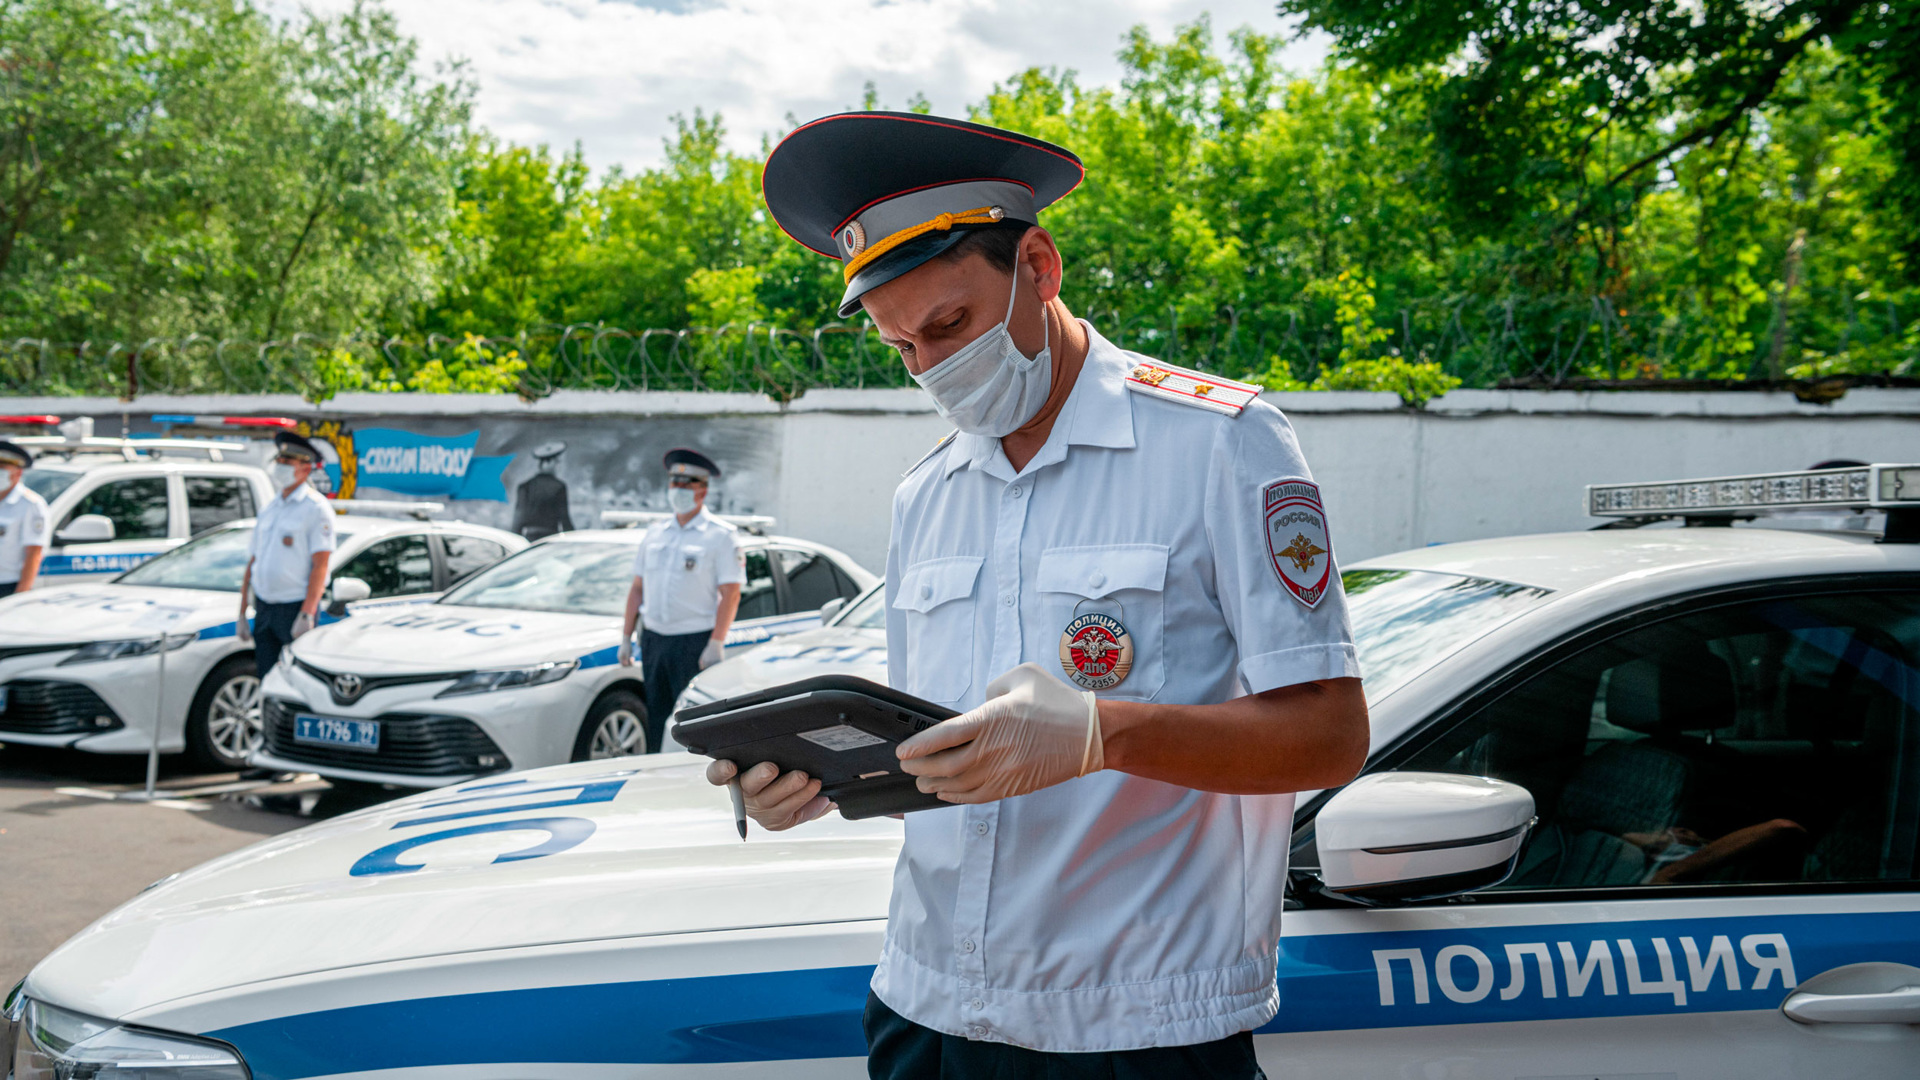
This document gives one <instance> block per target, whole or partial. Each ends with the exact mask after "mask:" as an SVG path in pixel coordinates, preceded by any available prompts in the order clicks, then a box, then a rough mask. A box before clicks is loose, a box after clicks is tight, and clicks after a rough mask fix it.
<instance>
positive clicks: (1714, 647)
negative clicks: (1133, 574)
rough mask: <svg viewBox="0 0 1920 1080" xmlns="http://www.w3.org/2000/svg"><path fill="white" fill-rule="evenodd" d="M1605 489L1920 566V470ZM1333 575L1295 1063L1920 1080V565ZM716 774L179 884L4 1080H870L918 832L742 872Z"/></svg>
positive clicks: (636, 768)
mask: <svg viewBox="0 0 1920 1080" xmlns="http://www.w3.org/2000/svg"><path fill="white" fill-rule="evenodd" d="M1856 482H1857V484H1858V487H1857V488H1856V487H1855V485H1856ZM1723 485H1724V488H1725V491H1724V494H1725V495H1726V497H1722V487H1723ZM1750 488H1753V489H1754V491H1755V494H1754V496H1752V497H1751V498H1750V499H1749V496H1747V495H1746V494H1745V492H1747V491H1748V490H1749V489H1750ZM1735 494H1738V495H1739V496H1740V498H1742V499H1749V501H1748V502H1744V503H1743V502H1740V501H1738V500H1736V499H1735V498H1734V497H1733V496H1734V495H1735ZM1829 495H1832V497H1831V498H1829V497H1828V496H1829ZM1594 496H1595V497H1596V498H1599V499H1601V500H1603V503H1602V504H1601V508H1602V509H1605V510H1606V511H1607V512H1609V513H1623V512H1625V513H1633V514H1635V515H1639V516H1653V515H1656V514H1659V515H1692V516H1696V517H1699V518H1702V519H1705V518H1706V517H1707V516H1708V515H1712V514H1721V515H1726V514H1739V513H1745V512H1748V510H1750V509H1752V508H1753V504H1754V503H1759V504H1761V505H1772V506H1780V505H1793V504H1802V503H1807V502H1818V503H1826V504H1828V505H1849V504H1851V505H1872V504H1876V503H1877V504H1879V505H1881V506H1883V507H1891V508H1893V509H1894V511H1895V512H1894V514H1892V515H1890V516H1889V521H1890V523H1889V524H1888V526H1887V531H1888V532H1889V533H1890V534H1892V536H1893V537H1894V538H1896V539H1899V538H1904V539H1907V540H1909V541H1912V540H1913V539H1916V538H1920V537H1916V536H1915V533H1916V531H1920V530H1916V529H1915V528H1914V526H1915V522H1914V521H1913V520H1912V516H1913V515H1914V514H1915V513H1920V467H1915V468H1907V469H1895V468H1885V467H1876V468H1871V469H1864V470H1846V471H1840V472H1833V473H1823V474H1815V475H1812V476H1807V475H1792V476H1773V477H1754V478H1733V479H1728V480H1725V481H1712V482H1705V483H1704V484H1702V485H1646V486H1637V487H1636V486H1627V487H1622V488H1618V489H1607V490H1599V491H1596V492H1595V493H1594ZM1902 503H1905V504H1907V505H1905V506H1903V505H1901V504H1902ZM1345 575H1346V581H1347V585H1348V589H1349V593H1350V598H1351V610H1352V615H1353V620H1354V630H1355V635H1356V638H1357V642H1358V645H1359V648H1360V653H1361V659H1362V664H1363V667H1364V669H1365V671H1366V672H1367V676H1366V680H1367V692H1368V696H1369V699H1370V703H1371V707H1372V715H1373V723H1374V731H1373V750H1372V754H1371V757H1370V760H1369V764H1368V766H1367V775H1366V776H1364V777H1363V778H1362V779H1361V780H1358V781H1355V782H1354V783H1353V784H1351V785H1349V786H1348V787H1347V788H1345V789H1343V790H1342V791H1341V792H1339V793H1319V794H1308V795H1303V797H1302V798H1301V800H1300V802H1299V812H1298V818H1297V820H1296V826H1297V829H1296V834H1295V837H1296V843H1295V850H1294V860H1293V871H1292V873H1293V882H1292V883H1293V886H1294V888H1293V896H1294V899H1295V902H1296V904H1297V906H1296V907H1294V908H1293V909H1292V910H1289V911H1288V912H1287V914H1286V916H1285V919H1284V935H1283V939H1282V943H1281V949H1280V958H1279V959H1280V967H1279V971H1280V974H1279V981H1280V996H1281V1003H1282V1004H1281V1012H1280V1014H1279V1016H1278V1017H1277V1018H1276V1019H1275V1020H1274V1021H1273V1022H1272V1023H1270V1024H1269V1025H1267V1026H1266V1027H1265V1028H1263V1029H1262V1030H1261V1031H1260V1032H1259V1034H1258V1037H1257V1045H1258V1047H1259V1051H1260V1055H1261V1061H1262V1063H1263V1065H1264V1067H1265V1069H1266V1071H1267V1073H1268V1075H1269V1076H1273V1077H1275V1078H1308V1077H1313V1078H1320V1077H1335V1078H1342V1077H1353V1078H1360V1077H1367V1078H1372V1077H1380V1076H1402V1077H1410V1076H1418V1077H1427V1076H1436V1077H1438V1076H1444V1077H1447V1078H1449V1080H1456V1078H1457V1080H1482V1078H1484V1080H1494V1078H1498V1080H1513V1078H1515V1077H1533V1078H1539V1077H1563V1078H1565V1077H1588V1078H1592V1077H1607V1078H1621V1077H1637V1078H1645V1077H1674V1078H1679V1077H1686V1078H1689V1080H1775V1078H1789V1077H1792V1078H1798V1077H1808V1076H1821V1077H1860V1078H1865V1077H1893V1076H1911V1075H1913V1074H1914V1069H1915V1063H1916V1062H1920V989H1917V988H1920V878H1917V877H1916V863H1915V858H1916V853H1917V848H1920V544H1915V543H1912V542H1908V543H1882V542H1879V541H1878V538H1876V537H1875V536H1872V535H1866V534H1846V533H1837V532H1800V531H1789V530H1782V529H1770V528H1719V527H1695V528H1655V527H1649V528H1644V529H1638V530H1617V529H1614V530H1605V531H1595V532H1586V533H1573V534H1561V535H1550V536H1531V537H1518V538H1513V539H1505V540H1489V541H1479V542H1472V543H1461V544H1454V545H1449V546H1445V547H1436V548H1428V549H1424V550H1420V551H1412V552H1405V553H1402V554H1399V555H1393V556H1387V557H1384V558H1380V559H1374V560H1370V561H1368V562H1366V563H1362V564H1359V565H1356V566H1354V567H1351V568H1348V569H1347V570H1346V572H1345ZM736 663H737V661H736ZM702 765H703V762H702V761H700V760H699V759H695V758H692V757H687V756H673V757H664V758H647V759H628V760H622V761H607V762H584V763H580V764H575V765H568V766H560V767H557V768H551V769H543V770H538V771H535V772H531V773H525V774H520V775H515V776H508V777H496V778H490V779H488V780H485V781H482V782H477V783H472V784H466V785H462V786H461V787H459V788H457V789H454V790H446V791H438V792H432V793H425V794H420V795H416V796H413V797H410V798H407V799H402V800H399V801H396V802H392V803H388V804H385V805H382V806H378V807H374V808H372V809H370V810H367V811H363V812H361V813H358V814H355V815H352V816H348V817H342V818H339V819H335V820H332V821H328V822H324V823H321V824H317V825H314V826H312V827H309V828H307V829H303V830H301V831H298V832H294V833H289V834H286V835H283V836H280V837H276V838H273V839H271V840H267V841H265V842H263V843H261V844H258V845H256V846H254V847H252V848H249V849H246V850H243V851H240V852H237V853H235V854H233V855H229V856H227V857H225V858H223V859H219V860H216V861H214V862H212V863H209V864H207V865H205V866H202V867H200V868H198V869H195V870H192V871H188V872H187V873H184V874H181V875H178V876H177V877H176V878H173V879H169V880H168V881H165V882H162V883H160V884H159V885H158V886H156V887H155V888H153V889H151V890H150V891H148V892H146V893H144V894H143V895H141V896H139V897H137V898H136V899H134V900H132V901H131V902H129V903H128V904H126V905H124V906H123V907H121V908H120V909H119V910H117V911H115V912H113V913H112V914H110V915H108V916H107V917H105V918H103V919H102V920H100V921H99V922H98V923H96V924H95V925H94V926H92V927H91V928H89V929H87V930H86V931H84V932H82V933H81V934H79V935H77V936H76V937H74V938H73V939H72V940H70V941H69V942H67V943H66V944H65V945H63V946H61V948H60V949H58V950H56V951H55V952H54V953H53V954H52V955H51V956H49V957H48V958H47V959H46V960H44V961H43V962H42V963H41V964H40V965H39V966H38V967H36V968H35V969H34V970H33V972H32V973H31V974H30V975H29V976H28V977H27V979H26V980H25V982H24V983H23V986H22V989H21V990H20V991H19V992H18V994H17V996H16V997H15V999H14V1003H13V1007H12V1011H11V1012H12V1015H15V1016H18V1017H20V1019H21V1023H22V1025H23V1029H22V1033H21V1035H20V1036H19V1049H18V1051H17V1054H16V1058H15V1060H16V1063H17V1064H16V1069H17V1070H18V1072H19V1073H20V1074H22V1075H30V1076H45V1075H50V1072H51V1070H52V1069H55V1068H64V1069H67V1070H69V1071H67V1072H63V1073H61V1075H82V1074H83V1072H84V1075H88V1076H92V1077H95V1078H97V1080H117V1078H125V1080H132V1078H133V1077H134V1076H135V1075H136V1072H135V1070H134V1069H132V1068H130V1067H129V1066H125V1065H122V1064H120V1062H124V1061H129V1060H135V1059H143V1060H156V1059H158V1058H159V1057H160V1056H161V1055H172V1056H173V1057H172V1059H173V1060H178V1061H183V1062H185V1061H192V1062H195V1063H196V1064H197V1066H198V1069H199V1071H198V1072H196V1074H195V1075H196V1076H197V1077H199V1078H200V1080H229V1078H231V1080H244V1078H247V1077H252V1078H254V1080H295V1078H301V1077H322V1076H328V1077H338V1076H348V1075H351V1076H354V1077H356V1078H358V1077H400V1076H410V1077H414V1076H431V1077H495V1078H506V1077H512V1078H531V1077H612V1076H621V1077H629V1076H661V1077H665V1076H712V1075H720V1074H723V1073H724V1074H725V1075H728V1076H742V1077H744V1076H767V1077H849V1078H851V1077H856V1076H860V1075H862V1074H863V1066H862V1063H861V1061H860V1055H861V1053H862V1049H863V1040H862V1038H861V1032H860V1012H861V1006H862V1001H863V999H864V997H865V994H866V985H867V978H868V975H869V973H870V972H871V970H872V963H873V960H874V957H875V956H876V955H877V953H878V950H879V944H880V939H881V933H882V930H883V925H884V919H885V914H886V909H887V894H888V891H889V889H890V887H891V871H892V867H893V861H894V854H895V851H896V850H897V845H898V838H899V826H898V824H897V823H895V822H891V821H888V820H885V819H879V820H873V821H864V822H848V821H842V820H838V819H830V820H826V821H821V822H815V823H812V824H810V825H808V826H806V827H804V828H800V829H796V830H793V831H791V832H787V833H780V834H777V835H768V834H764V833H759V832H755V833H753V834H752V835H751V837H750V840H749V842H748V843H746V844H742V843H740V841H739V840H738V839H737V838H736V837H735V835H734V832H733V825H732V821H731V815H730V812H729V810H728V808H727V801H726V799H725V797H724V796H723V795H721V794H720V793H719V792H718V791H717V790H715V789H713V788H711V787H709V786H708V785H706V783H705V781H704V779H703V778H702V776H701V771H702ZM1485 777H1496V778H1498V779H1484V778H1485ZM1535 818H1537V822H1533V820H1532V819H1535ZM1530 822H1531V823H1532V827H1531V829H1529V827H1528V826H1529V824H1530ZM1529 835H1530V837H1531V839H1530V841H1529V840H1528V837H1529ZM1510 869H1511V876H1510V877H1505V878H1504V881H1503V877H1504V876H1505V875H1507V874H1508V872H1509V870H1510ZM36 1070H38V1071H36ZM138 1075H140V1076H145V1075H147V1074H146V1073H139V1074H138Z"/></svg>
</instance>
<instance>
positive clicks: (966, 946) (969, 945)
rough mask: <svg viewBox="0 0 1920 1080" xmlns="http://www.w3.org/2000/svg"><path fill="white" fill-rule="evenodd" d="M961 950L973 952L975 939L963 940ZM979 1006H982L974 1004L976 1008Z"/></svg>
mask: <svg viewBox="0 0 1920 1080" xmlns="http://www.w3.org/2000/svg"><path fill="white" fill-rule="evenodd" d="M960 951H961V952H963V953H970V952H972V951H973V939H972V938H968V939H967V940H965V941H963V942H961V943H960ZM979 1007H980V1006H978V1005H975V1006H974V1008H976V1009H977V1008H979Z"/></svg>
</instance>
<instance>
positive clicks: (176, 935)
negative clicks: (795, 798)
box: [28, 754, 901, 1018]
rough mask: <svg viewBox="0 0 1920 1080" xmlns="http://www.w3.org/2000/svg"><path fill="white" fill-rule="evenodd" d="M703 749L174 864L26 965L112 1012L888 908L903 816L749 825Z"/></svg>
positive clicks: (434, 798)
mask: <svg viewBox="0 0 1920 1080" xmlns="http://www.w3.org/2000/svg"><path fill="white" fill-rule="evenodd" d="M705 760H706V759H704V758H696V757H694V756H693V755H690V754H659V755H653V756H650V757H645V758H627V759H619V760H614V761H598V762H580V763H577V764H573V765H559V766H554V767H552V768H547V769H536V770H531V771H528V772H523V773H516V774H511V775H509V776H507V777H505V778H501V777H494V778H490V779H488V780H486V781H484V782H481V783H475V784H470V785H466V786H464V787H460V788H454V789H442V790H438V791H432V792H423V793H421V794H418V795H414V796H410V797H408V798H404V799H400V800H397V801H394V802H390V803H384V804H381V805H379V806H375V807H372V808H370V809H367V810H363V811H359V812H357V813H353V814H349V815H346V816H343V817H338V818H334V819H332V820H329V821H323V822H320V823H317V824H314V825H310V826H308V827H306V828H304V829H300V830H298V831H295V832H291V833H285V834H283V835H280V836H277V837H274V838H272V839H270V840H265V841H262V842H260V843H258V844H255V845H253V846H252V847H248V848H244V849H242V850H240V851H237V852H234V853H232V854H230V855H226V856H223V857H221V858H219V859H215V860H214V861H212V862H209V863H206V864H204V865H202V866H199V867H196V868H195V869H192V870H188V871H186V872H184V873H182V874H179V875H176V876H175V877H173V878H170V879H167V880H165V881H163V882H161V883H159V884H157V885H155V886H153V887H151V888H149V889H148V890H147V891H145V892H143V893H141V894H140V895H139V896H137V897H135V898H134V899H132V900H130V901H128V902H127V903H125V904H123V905H121V906H120V907H119V908H118V909H116V910H114V911H113V912H110V913H109V914H107V915H106V916H105V917H103V918H102V919H100V920H99V921H98V922H96V923H94V924H93V925H92V926H90V927H88V928H87V929H85V930H83V931H81V932H80V933H79V934H77V935H75V936H74V937H73V938H71V939H69V940H68V941H67V942H66V943H65V944H64V945H62V946H60V948H58V949H56V950H55V951H54V952H53V953H52V954H51V955H49V956H48V957H47V958H46V959H45V960H43V961H42V962H41V963H40V965H39V966H38V967H36V968H35V969H34V970H33V973H32V975H31V976H30V978H29V980H28V990H29V993H31V994H32V995H34V996H35V997H38V998H42V999H44V1000H47V1001H51V1002H54V1003H56V1004H64V1005H66V1006H68V1007H70V1008H75V1009H81V1010H84V1011H86V1012H89V1013H93V1014H96V1015H101V1016H110V1017H119V1018H124V1017H128V1016H130V1015H134V1014H136V1013H138V1012H140V1011H142V1010H146V1009H150V1008H152V1007H154V1006H157V1005H161V1004H163V1003H165V1002H168V1001H174V1000H177V999H180V998H182V997H187V996H190V995H196V994H203V993H210V992H215V991H221V990H226V989H229V988H233V987H238V986H249V985H257V984H260V983H262V982H266V981H270V980H275V979H283V978H289V977H294V976H299V975H303V974H307V973H310V972H316V971H322V970H340V969H345V968H352V967H356V966H361V965H368V964H380V963H387V962H396V961H406V960H409V959H416V958H421V957H429V956H444V955H447V954H455V953H470V952H483V951H486V950H500V949H512V948H518V947H526V946H540V945H548V944H556V943H563V942H582V941H596V940H609V939H620V938H629V937H635V936H645V935H659V934H674V933H683V932H692V931H703V930H716V929H724V928H734V927H740V928H745V927H763V926H781V925H795V924H811V923H821V922H831V921H841V920H848V919H883V918H885V917H886V913H887V897H888V893H889V891H890V888H891V885H892V870H893V864H894V858H895V856H896V854H897V853H898V851H899V847H900V834H901V827H900V823H899V822H898V821H894V820H890V819H887V818H878V819H875V820H871V821H845V820H843V819H841V818H840V817H839V816H838V815H832V816H830V817H828V818H827V819H825V820H822V821H817V822H813V823H811V824H809V825H808V826H807V827H805V828H801V829H796V830H793V831H791V832H786V833H779V834H771V833H765V832H760V831H758V830H755V831H753V832H752V833H751V834H750V835H749V839H748V840H747V842H745V843H742V842H741V840H740V837H739V835H738V833H736V832H735V831H734V823H733V814H732V810H731V809H730V807H729V803H728V800H727V795H726V792H725V791H724V790H723V789H720V788H716V787H713V786H712V785H710V784H708V783H707V782H706V780H705V778H704V777H703V776H702V771H703V769H704V766H705Z"/></svg>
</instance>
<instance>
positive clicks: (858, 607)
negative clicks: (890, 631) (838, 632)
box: [833, 589, 887, 630]
mask: <svg viewBox="0 0 1920 1080" xmlns="http://www.w3.org/2000/svg"><path fill="white" fill-rule="evenodd" d="M833 625H835V626H845V627H848V628H850V629H855V630H885V629H886V628H887V590H885V589H875V590H873V591H872V592H870V593H868V594H867V595H866V596H865V597H863V598H862V599H861V600H859V601H858V602H857V603H855V604H854V605H853V607H851V608H849V609H848V610H847V612H846V614H844V615H841V616H840V617H839V618H837V619H835V620H833Z"/></svg>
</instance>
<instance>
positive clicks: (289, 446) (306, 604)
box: [236, 431, 334, 678]
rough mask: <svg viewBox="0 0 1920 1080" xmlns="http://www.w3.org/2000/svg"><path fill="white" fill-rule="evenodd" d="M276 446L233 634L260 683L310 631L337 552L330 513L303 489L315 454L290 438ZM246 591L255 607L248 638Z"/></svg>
mask: <svg viewBox="0 0 1920 1080" xmlns="http://www.w3.org/2000/svg"><path fill="white" fill-rule="evenodd" d="M273 442H274V448H275V450H276V451H278V452H277V453H276V454H275V456H274V459H273V463H272V464H270V465H268V466H267V474H268V475H269V476H271V477H272V478H273V486H274V490H275V491H276V494H275V495H274V497H273V500H272V501H271V502H269V503H267V505H266V506H265V507H263V508H262V509H261V511H260V514H259V516H258V517H257V518H255V519H254V523H253V542H252V545H251V547H250V548H249V550H248V555H247V570H246V573H245V574H244V575H243V576H242V577H241V579H240V620H239V623H238V625H237V627H236V633H237V636H238V637H239V638H240V641H241V643H242V644H245V643H246V642H247V641H248V640H251V641H252V642H253V666H254V668H255V669H256V670H257V671H258V672H259V674H260V676H261V677H262V678H264V677H265V676H266V674H267V672H268V671H269V670H270V669H271V668H272V667H273V665H274V664H275V663H276V662H277V661H278V660H279V659H280V650H282V649H284V648H286V647H287V646H288V645H291V644H293V640H294V639H295V638H297V637H299V636H300V635H302V634H304V633H306V632H307V631H309V630H311V629H313V624H314V620H316V619H317V618H319V615H320V596H321V594H322V593H323V592H325V591H326V588H327V563H328V561H329V560H330V559H331V558H332V557H333V547H334V538H333V507H332V506H331V505H330V504H329V503H328V502H327V497H326V496H325V495H322V494H320V493H319V492H318V491H315V490H314V489H313V488H312V487H310V486H308V484H307V477H309V476H311V475H313V470H314V469H315V468H317V467H318V466H319V465H320V451H319V449H318V448H317V447H315V446H314V445H313V444H312V443H311V442H308V441H307V440H306V439H305V438H302V437H301V436H299V435H296V434H294V433H293V432H291V431H283V432H281V433H280V434H278V435H275V436H274V437H273ZM249 592H251V594H252V596H253V598H254V601H255V602H254V605H253V612H254V617H253V632H252V633H251V634H249V633H248V632H247V598H248V594H249Z"/></svg>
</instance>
